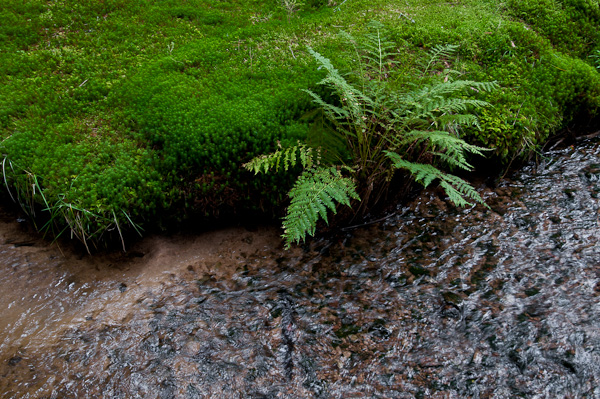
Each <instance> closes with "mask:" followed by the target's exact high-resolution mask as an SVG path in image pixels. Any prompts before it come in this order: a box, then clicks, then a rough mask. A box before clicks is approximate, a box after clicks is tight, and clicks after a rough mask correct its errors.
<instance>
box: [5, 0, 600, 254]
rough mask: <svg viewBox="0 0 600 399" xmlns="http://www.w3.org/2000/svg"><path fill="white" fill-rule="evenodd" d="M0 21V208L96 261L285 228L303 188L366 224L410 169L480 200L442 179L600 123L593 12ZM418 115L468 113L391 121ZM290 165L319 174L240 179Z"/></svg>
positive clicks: (33, 13)
mask: <svg viewBox="0 0 600 399" xmlns="http://www.w3.org/2000/svg"><path fill="white" fill-rule="evenodd" d="M0 19H1V20H2V21H3V23H2V24H1V25H0V43H1V44H2V46H1V48H0V136H1V142H0V150H1V151H2V154H3V162H2V166H3V169H2V171H3V181H4V188H5V189H4V191H5V193H6V196H7V197H8V198H10V197H12V198H13V199H14V200H16V201H18V202H19V203H20V204H21V206H22V207H23V209H24V210H25V211H26V212H27V213H28V214H30V215H31V216H32V217H33V218H34V220H35V221H36V223H37V226H38V227H39V228H40V229H41V230H44V231H47V232H50V233H52V234H54V235H60V234H71V235H72V236H73V237H76V238H78V239H79V240H81V241H82V242H84V243H85V244H86V245H87V246H88V247H89V249H90V250H92V248H93V247H94V246H97V245H99V244H104V243H108V242H115V241H116V242H118V243H120V244H121V245H123V246H125V239H126V238H127V236H128V235H129V234H138V233H139V234H142V233H143V229H149V228H157V227H168V226H170V225H172V224H173V223H178V222H180V221H183V220H188V219H190V218H193V219H195V220H202V221H206V222H207V223H208V222H211V221H214V220H222V219H227V218H230V217H232V216H240V215H244V216H247V215H250V214H254V215H256V214H262V215H267V216H269V217H279V216H280V215H281V212H282V211H283V210H284V209H286V208H287V207H288V206H289V205H290V202H289V198H288V196H287V193H288V192H289V191H290V190H291V189H295V190H297V191H292V192H291V193H290V194H292V199H293V198H300V197H299V196H296V197H295V196H294V193H299V192H300V191H298V190H299V186H298V184H299V182H300V180H296V179H297V177H298V176H303V179H304V180H302V181H304V182H312V183H311V184H312V185H316V182H321V183H323V184H325V185H326V187H330V186H327V183H328V182H329V183H331V184H334V185H340V184H341V186H336V187H338V189H339V190H340V193H345V196H341V197H339V198H336V196H335V195H333V194H332V198H334V200H335V201H338V202H340V203H348V204H351V203H355V204H356V203H357V202H352V201H357V200H356V199H354V198H357V197H360V198H361V199H362V201H360V202H359V203H358V204H359V205H355V206H357V208H356V209H357V210H358V214H361V213H364V212H365V211H366V210H367V209H369V207H370V206H371V205H372V204H374V203H375V202H377V199H379V198H384V197H385V195H386V192H387V190H388V187H389V182H390V181H391V180H390V179H391V176H393V175H395V176H396V178H398V176H399V175H398V174H397V173H394V171H396V170H397V169H401V170H405V171H407V172H408V174H412V175H414V176H415V177H416V179H417V180H421V181H422V182H423V183H425V184H427V183H429V182H431V181H432V180H433V179H434V177H435V178H436V181H437V182H441V183H442V184H444V182H447V183H448V184H449V186H446V187H445V188H446V190H447V192H448V194H449V196H450V198H451V199H453V200H455V201H457V202H458V203H461V199H460V198H462V199H463V200H464V201H471V200H476V201H477V200H478V197H477V195H476V192H474V191H472V190H471V189H470V186H468V185H466V184H463V183H462V180H461V181H460V183H459V181H458V180H445V179H446V178H445V177H444V176H448V179H454V177H450V176H453V175H451V174H449V173H453V172H452V170H453V168H452V167H453V165H452V163H454V169H456V167H459V168H460V167H467V168H468V167H469V166H468V162H469V155H468V153H470V152H479V151H481V149H480V148H488V149H490V151H486V152H485V155H486V156H487V158H488V159H491V160H494V162H496V163H503V164H508V163H510V162H511V161H512V160H514V159H525V158H527V157H528V156H529V155H530V154H531V153H532V152H534V151H536V149H537V148H539V146H541V145H542V144H544V143H545V142H546V141H547V140H548V139H549V137H551V135H552V134H554V133H555V132H557V131H559V130H560V129H562V128H565V127H567V126H569V125H570V124H571V123H573V122H574V121H575V120H577V122H578V124H579V125H584V124H585V123H586V122H587V121H591V120H593V118H595V117H596V116H597V112H598V106H599V105H600V74H599V73H598V70H597V68H596V67H597V65H598V61H597V60H598V59H597V56H598V54H599V51H600V31H599V30H598V29H597V27H598V26H599V24H600V10H599V3H598V1H597V0H544V1H543V2H540V1H507V2H502V3H498V2H493V1H488V0H477V1H476V0H463V1H460V2H454V3H448V2H443V3H442V2H438V1H425V2H424V1H416V0H415V1H408V0H407V1H402V2H390V1H379V0H375V1H369V2H367V1H362V0H347V1H338V2H331V1H320V0H308V1H305V2H296V1H283V0H281V1H280V0H273V1H255V0H254V1H252V0H251V1H241V0H232V1H222V2H217V3H215V2H214V1H208V0H188V1H185V2H184V1H178V0H162V1H158V0H154V1H141V0H106V1H103V2H76V1H74V0H60V1H58V0H57V1H51V2H47V1H41V0H26V1H21V0H7V1H4V2H3V4H2V5H1V6H0ZM372 21H378V22H379V23H380V24H382V26H385V32H384V30H381V29H380V32H384V33H385V36H386V38H387V41H385V43H386V44H385V45H383V46H382V47H381V49H382V50H385V54H383V53H381V54H379V55H378V56H377V53H373V50H377V48H371V49H370V51H367V50H368V49H366V48H364V47H361V46H364V45H365V44H364V43H371V45H372V44H373V43H374V42H373V41H372V40H373V39H374V36H372V35H373V34H374V32H375V31H377V29H375V30H374V25H373V22H372ZM340 32H346V35H344V34H340ZM369 35H371V36H369ZM369 37H370V39H369ZM352 38H357V39H356V40H354V41H352V40H351V39H352ZM363 39H366V40H365V41H363ZM349 40H351V41H350V42H349ZM355 45H356V47H354V46H355ZM352 48H355V50H352V51H348V50H349V49H352ZM444 49H445V50H444ZM436 51H446V52H445V53H439V54H438V55H437V56H436ZM365 55H369V57H371V58H364V56H365ZM373 55H376V56H377V57H373ZM594 57H596V58H594ZM357 61H360V62H358V63H357ZM373 62H374V63H375V64H372V63H373ZM377 64H379V66H377ZM361 65H362V68H363V69H362V70H361ZM334 66H335V67H334ZM374 66H375V67H374ZM338 71H339V72H338ZM336 73H337V75H336ZM346 73H351V74H350V75H346ZM336 82H337V83H336ZM344 82H345V83H346V84H348V86H347V87H345V88H344V87H341V86H339V84H342V85H343V83H344ZM492 82H495V83H492ZM444 88H446V89H448V88H452V90H453V91H452V92H448V93H447V94H448V95H446V92H444V94H443V95H440V96H438V94H436V92H435V90H446V89H444ZM454 89H456V90H454ZM424 90H425V91H424ZM427 90H429V91H428V92H427ZM348 95H358V96H359V100H360V101H359V103H360V105H361V107H359V108H360V109H358V110H354V109H353V108H352V107H351V104H349V102H348V98H349V97H348ZM410 96H413V97H412V99H413V100H415V96H421V97H419V98H418V101H415V103H416V104H417V105H419V106H421V107H425V108H427V107H429V106H432V104H433V103H432V102H431V101H433V100H436V99H442V98H443V99H445V101H447V103H446V105H447V106H450V107H452V106H451V105H448V104H456V105H457V106H458V104H464V107H462V105H461V108H443V107H439V108H437V109H435V108H432V109H431V110H429V111H431V112H430V114H428V115H425V114H423V115H421V118H418V117H416V116H415V118H414V120H413V119H411V118H408V117H407V115H408V114H409V113H413V114H418V113H419V112H421V111H423V110H424V109H425V108H423V109H421V111H419V110H417V109H409V108H406V107H405V108H403V109H400V108H397V107H399V106H400V105H399V104H400V103H399V102H398V100H402V101H404V102H408V101H409V99H410V98H411V97H410ZM368 101H372V104H367V102H368ZM452 101H454V103H452ZM391 104H396V105H395V107H396V108H394V107H393V106H391ZM424 104H425V105H424ZM427 104H428V105H427ZM488 104H489V105H488ZM337 109H340V110H345V112H351V113H353V112H355V111H357V112H358V113H354V114H349V115H346V114H343V113H342V114H337V113H336V112H337ZM403 113H404V114H403ZM458 116H461V118H463V119H456V118H458ZM357 117H358V118H359V119H356V118H357ZM363 117H364V118H365V119H363ZM453 118H455V119H453ZM361 120H362V122H361ZM475 122H477V123H475ZM427 123H429V124H430V125H429V127H427V128H426V127H425V125H426V124H427ZM431 123H433V125H431ZM363 127H364V128H365V129H366V131H367V132H370V137H369V138H367V140H371V142H370V143H371V144H368V145H367V146H363V147H361V145H362V143H363V141H362V139H360V140H359V137H360V133H361V132H362V129H363ZM382 132H385V134H383V135H382V134H381V133H382ZM419 132H424V133H423V134H422V135H421V136H419V134H421V133H419ZM357 133H358V134H357ZM380 137H385V139H384V140H383V141H381V143H380V142H379V138H380ZM373 140H375V141H373ZM440 140H441V141H440ZM449 140H450V141H449ZM298 143H300V144H298ZM414 143H418V145H415V144H414ZM290 148H296V149H297V151H298V152H297V153H298V154H300V153H301V149H302V148H303V149H304V151H305V152H306V151H307V149H312V151H313V152H312V154H313V156H317V154H318V160H317V158H314V160H315V163H314V164H311V165H310V166H309V167H306V165H305V167H304V168H303V166H302V165H300V163H301V162H299V164H297V165H292V164H290V165H288V168H289V170H288V172H287V173H260V174H258V175H253V174H252V173H251V172H250V171H248V170H246V169H245V168H243V167H242V166H241V165H242V164H244V163H248V162H250V161H251V160H252V159H254V158H255V157H257V156H260V155H261V154H270V153H273V152H274V151H276V150H277V149H280V151H283V152H285V151H286V149H290ZM365 151H366V152H365ZM369 151H373V152H372V153H369ZM288 153H290V152H288ZM394 154H395V155H394ZM311 159H313V158H311ZM289 160H290V159H288V161H289ZM359 160H363V161H365V162H366V163H364V164H363V165H360V163H359ZM317 162H319V163H318V164H317ZM415 165H419V166H418V168H419V169H415V168H416V166H415ZM335 166H337V167H335ZM430 168H435V169H430ZM284 169H285V168H284ZM303 171H304V172H303ZM317 172H319V173H324V174H325V175H319V173H317ZM326 175H327V176H329V177H327V179H331V180H323V179H325V176H326ZM401 177H402V175H400V178H401ZM334 182H335V183H334ZM331 187H333V186H331ZM452 189H455V190H457V193H458V194H457V193H454V192H453V191H452ZM353 190H354V191H353ZM323 204H324V206H325V208H326V209H329V210H331V209H332V207H331V204H330V203H329V202H327V200H324V202H323ZM334 208H335V207H334ZM292 209H293V207H292ZM315 212H316V215H317V216H319V215H320V216H319V217H321V218H322V217H323V215H326V211H325V212H323V209H322V208H318V209H316V210H315ZM313 216H314V215H313ZM313 219H314V218H313ZM285 220H286V223H287V226H288V227H289V226H290V224H289V223H290V219H285ZM311 220H312V219H311ZM307 226H308V227H307V228H301V229H299V230H297V231H298V232H300V233H298V234H300V235H290V236H288V238H291V240H292V241H293V240H297V239H300V238H302V237H303V235H302V234H303V233H302V232H304V233H313V232H314V230H312V227H311V226H313V227H314V223H313V224H310V225H307Z"/></svg>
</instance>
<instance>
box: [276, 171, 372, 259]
mask: <svg viewBox="0 0 600 399" xmlns="http://www.w3.org/2000/svg"><path fill="white" fill-rule="evenodd" d="M289 197H290V199H291V203H290V206H289V207H288V209H287V214H286V216H285V218H284V220H283V230H284V233H283V238H284V239H285V242H286V248H289V247H290V245H291V244H292V243H293V242H300V240H302V241H304V239H305V238H306V235H307V234H309V235H314V234H315V229H316V225H317V221H318V220H319V218H321V219H323V220H324V221H325V222H326V223H328V218H327V212H328V211H331V212H333V213H336V202H337V203H339V204H342V205H347V206H350V199H351V198H353V199H356V200H360V198H359V196H358V194H357V193H356V185H355V183H354V180H353V179H351V178H348V177H343V176H342V174H341V173H340V171H339V170H338V169H336V168H335V167H329V168H322V167H321V168H313V169H307V170H305V171H304V172H303V173H302V175H300V177H299V178H298V180H297V181H296V183H295V184H294V187H293V188H292V189H291V190H290V192H289Z"/></svg>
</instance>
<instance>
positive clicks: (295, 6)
mask: <svg viewBox="0 0 600 399" xmlns="http://www.w3.org/2000/svg"><path fill="white" fill-rule="evenodd" d="M280 4H281V7H282V8H283V9H284V10H285V12H286V13H287V19H288V22H290V21H291V19H292V17H293V16H294V14H295V13H297V12H298V11H300V8H301V7H302V6H303V5H304V3H303V2H300V1H298V0H280Z"/></svg>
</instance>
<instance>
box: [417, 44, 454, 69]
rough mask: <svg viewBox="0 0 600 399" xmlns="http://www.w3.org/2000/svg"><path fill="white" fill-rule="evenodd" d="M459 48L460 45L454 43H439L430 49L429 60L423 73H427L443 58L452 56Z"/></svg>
mask: <svg viewBox="0 0 600 399" xmlns="http://www.w3.org/2000/svg"><path fill="white" fill-rule="evenodd" d="M457 49H458V46H456V45H453V44H446V45H441V44H438V45H436V46H434V47H433V48H432V49H431V50H429V62H428V63H427V66H426V67H425V69H424V70H423V74H426V73H427V72H428V71H429V68H431V67H432V66H433V65H435V64H436V63H437V62H438V61H440V60H441V59H442V58H448V57H451V56H452V55H453V54H454V52H455V51H456V50H457Z"/></svg>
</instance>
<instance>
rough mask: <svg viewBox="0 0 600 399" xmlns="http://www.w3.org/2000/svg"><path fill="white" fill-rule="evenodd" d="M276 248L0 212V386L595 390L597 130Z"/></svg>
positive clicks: (169, 393)
mask: <svg viewBox="0 0 600 399" xmlns="http://www.w3.org/2000/svg"><path fill="white" fill-rule="evenodd" d="M478 189H479V191H480V192H481V193H482V195H483V197H484V198H485V201H486V203H487V204H488V205H489V208H486V207H484V206H477V207H473V208H466V209H457V208H455V207H453V206H451V205H450V204H449V203H448V202H447V201H446V200H445V198H444V195H443V194H442V193H441V192H440V191H438V190H429V191H425V192H423V193H422V194H421V195H420V196H419V197H417V198H416V199H414V200H413V201H412V202H410V203H408V204H405V205H403V206H401V207H399V208H398V210H397V212H396V213H394V214H393V215H390V216H389V217H388V218H387V219H386V220H384V221H381V222H379V223H376V224H372V225H367V226H363V227H360V228H356V229H353V230H349V231H346V232H343V233H341V234H339V235H338V236H336V237H335V238H328V239H325V238H321V239H315V240H313V241H311V242H310V243H308V244H305V245H303V246H297V247H294V248H293V249H292V250H290V251H284V250H283V249H282V244H281V241H280V239H279V237H278V235H279V234H280V232H279V231H278V230H277V229H276V228H272V227H260V228H258V229H252V231H250V230H247V229H244V228H231V229H225V230H221V231H218V232H212V233H206V234H199V235H197V236H190V235H187V236H177V235H173V236H163V237H148V238H146V239H144V240H142V241H141V242H139V243H137V244H135V245H134V246H133V247H132V248H130V249H129V250H128V252H127V253H125V254H123V253H112V254H105V255H101V256H94V257H90V256H88V255H85V254H83V253H80V252H78V251H77V250H73V249H70V248H63V247H61V246H59V245H57V244H56V243H54V244H53V243H50V242H48V241H46V240H42V239H40V238H37V236H36V235H35V234H33V232H32V231H31V228H30V227H28V226H27V223H24V222H22V221H16V220H14V219H15V216H14V214H13V213H9V212H4V213H2V214H1V215H0V224H1V226H0V267H2V273H0V287H2V288H1V290H0V306H1V307H0V309H2V313H0V396H1V397H2V398H36V399H38V398H161V399H162V398H164V399H167V398H185V399H188V398H189V399H195V398H225V399H226V398H253V399H254V398H255V399H259V398H265V399H267V398H273V399H275V398H290V399H292V398H519V397H521V398H600V245H598V244H599V243H598V241H599V237H600V234H599V233H600V203H599V198H598V196H599V194H600V146H599V145H598V142H586V143H584V144H582V145H580V146H578V147H569V148H566V149H563V150H557V151H553V152H550V153H547V154H544V156H543V157H542V158H541V159H540V161H539V162H538V163H537V164H531V165H529V166H526V167H524V168H522V169H521V170H519V171H517V172H515V173H514V174H512V175H511V176H509V177H507V178H505V179H502V180H500V181H499V182H497V183H496V184H495V185H494V186H493V187H484V186H483V185H481V186H480V187H478Z"/></svg>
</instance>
